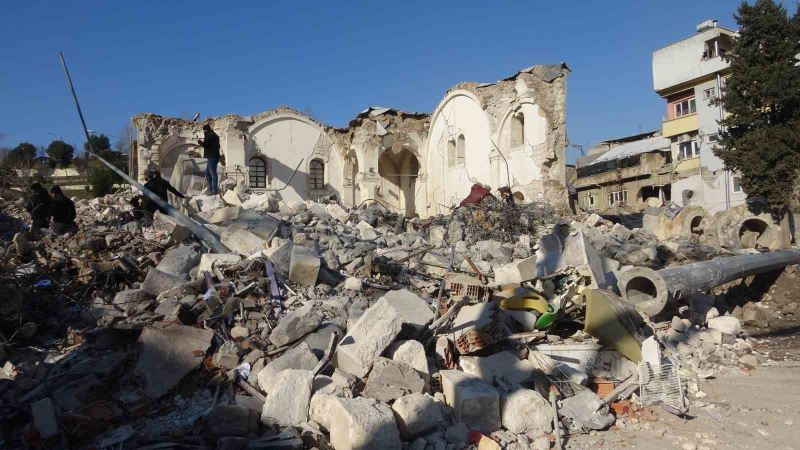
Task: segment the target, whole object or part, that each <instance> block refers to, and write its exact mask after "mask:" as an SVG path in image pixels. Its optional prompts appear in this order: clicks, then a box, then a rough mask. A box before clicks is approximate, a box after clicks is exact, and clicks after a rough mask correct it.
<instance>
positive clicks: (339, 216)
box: [325, 203, 350, 223]
mask: <svg viewBox="0 0 800 450" xmlns="http://www.w3.org/2000/svg"><path fill="white" fill-rule="evenodd" d="M325 210H326V211H328V214H330V215H331V216H333V218H334V219H336V220H338V221H339V222H341V223H347V219H349V218H350V213H348V212H347V211H345V210H344V208H342V207H341V206H339V205H337V204H336V203H329V204H328V205H326V206H325Z"/></svg>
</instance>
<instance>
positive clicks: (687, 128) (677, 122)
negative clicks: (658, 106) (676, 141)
mask: <svg viewBox="0 0 800 450" xmlns="http://www.w3.org/2000/svg"><path fill="white" fill-rule="evenodd" d="M699 128H700V125H699V121H698V119H697V113H694V114H689V115H686V116H683V117H678V118H677V119H671V120H667V121H665V122H664V128H663V129H662V131H661V135H662V136H664V137H672V136H677V135H679V134H684V133H689V132H691V131H697V130H698V129H699Z"/></svg>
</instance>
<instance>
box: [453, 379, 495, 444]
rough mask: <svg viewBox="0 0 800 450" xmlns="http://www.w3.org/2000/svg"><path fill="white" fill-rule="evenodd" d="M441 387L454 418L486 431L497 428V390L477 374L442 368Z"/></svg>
mask: <svg viewBox="0 0 800 450" xmlns="http://www.w3.org/2000/svg"><path fill="white" fill-rule="evenodd" d="M439 374H440V375H441V376H442V391H443V392H444V397H445V400H446V401H447V404H448V405H450V406H451V407H452V408H453V413H454V416H455V419H456V420H457V421H459V422H464V423H465V424H466V425H467V427H468V428H469V429H470V430H477V431H480V432H481V433H484V434H489V433H491V432H493V431H495V430H497V429H498V428H500V425H501V421H500V393H499V392H498V391H497V389H495V388H494V387H492V386H491V385H490V384H489V383H486V382H485V381H483V380H481V379H480V378H478V377H476V376H473V375H469V374H466V373H464V372H461V371H458V370H442V371H440V372H439Z"/></svg>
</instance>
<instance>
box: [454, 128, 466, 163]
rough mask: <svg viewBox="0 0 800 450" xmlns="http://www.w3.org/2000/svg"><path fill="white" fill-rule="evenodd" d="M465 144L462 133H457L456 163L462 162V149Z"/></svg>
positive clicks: (463, 152)
mask: <svg viewBox="0 0 800 450" xmlns="http://www.w3.org/2000/svg"><path fill="white" fill-rule="evenodd" d="M466 146H467V142H466V140H465V139H464V135H463V134H459V135H458V138H457V139H456V165H459V164H464V154H465V151H464V149H465V148H466Z"/></svg>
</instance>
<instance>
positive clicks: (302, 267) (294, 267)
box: [289, 245, 321, 286]
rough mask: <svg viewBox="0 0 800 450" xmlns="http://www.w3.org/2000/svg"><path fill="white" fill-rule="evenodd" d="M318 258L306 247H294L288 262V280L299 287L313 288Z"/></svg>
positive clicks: (318, 264) (316, 274)
mask: <svg viewBox="0 0 800 450" xmlns="http://www.w3.org/2000/svg"><path fill="white" fill-rule="evenodd" d="M320 265H321V262H320V258H319V256H317V254H316V253H315V252H314V251H313V250H311V249H310V248H308V247H301V246H299V245H295V246H293V248H292V258H291V260H290V262H289V280H291V281H294V282H295V283H297V284H300V285H301V286H314V285H315V284H316V283H317V277H318V276H319V268H320Z"/></svg>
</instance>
